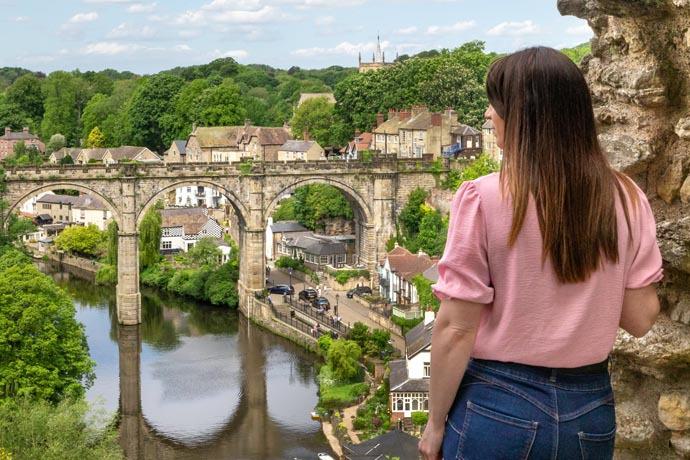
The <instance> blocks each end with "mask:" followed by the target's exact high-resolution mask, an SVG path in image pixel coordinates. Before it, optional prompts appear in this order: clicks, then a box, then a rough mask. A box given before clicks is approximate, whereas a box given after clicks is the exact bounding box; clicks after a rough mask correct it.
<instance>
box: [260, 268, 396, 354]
mask: <svg viewBox="0 0 690 460" xmlns="http://www.w3.org/2000/svg"><path fill="white" fill-rule="evenodd" d="M268 279H269V282H270V283H272V284H288V282H289V281H290V276H289V275H288V274H287V273H285V272H283V271H282V270H279V269H275V268H273V269H271V274H270V275H269V277H268ZM292 285H293V286H294V287H295V297H296V296H297V293H298V292H299V291H301V290H303V289H305V288H306V287H312V288H314V289H316V286H314V285H313V284H312V283H310V282H303V281H300V280H298V279H296V278H294V277H293V278H292ZM346 293H347V291H345V290H342V291H341V290H337V291H336V290H333V289H330V288H328V287H324V289H323V290H322V291H321V295H322V296H323V297H326V298H327V299H328V301H329V302H330V303H331V310H330V313H333V312H334V309H335V305H336V303H337V305H338V315H339V316H340V317H341V318H342V322H343V323H344V324H347V325H352V324H354V323H356V322H357V321H359V322H360V323H364V324H366V325H367V326H369V328H370V329H383V328H382V327H381V326H379V325H378V324H376V323H375V322H374V321H372V320H371V319H369V309H368V308H367V307H365V306H364V305H362V304H361V303H359V302H357V301H356V300H355V299H348V298H347V296H346V295H345V294H346ZM336 295H337V296H338V299H337V301H336ZM272 299H273V301H274V302H281V303H282V296H272ZM295 300H296V299H295ZM276 305H277V303H276ZM391 340H392V341H393V346H394V347H395V348H397V349H398V350H400V351H401V352H402V353H403V354H404V351H405V339H403V338H402V337H399V336H398V335H395V334H391Z"/></svg>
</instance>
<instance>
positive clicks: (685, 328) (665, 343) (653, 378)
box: [558, 0, 690, 459]
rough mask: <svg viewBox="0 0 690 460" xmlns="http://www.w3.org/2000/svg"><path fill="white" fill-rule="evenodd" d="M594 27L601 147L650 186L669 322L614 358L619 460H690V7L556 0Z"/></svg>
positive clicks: (592, 80)
mask: <svg viewBox="0 0 690 460" xmlns="http://www.w3.org/2000/svg"><path fill="white" fill-rule="evenodd" d="M558 8H559V10H560V11H561V13H562V14H567V15H574V16H577V17H580V18H583V19H586V20H587V21H588V22H589V25H590V26H591V27H592V29H593V30H594V33H595V38H594V39H593V40H592V55H591V56H589V57H587V58H585V59H584V60H583V62H582V68H583V71H584V72H585V74H586V77H587V80H588V82H589V85H590V88H591V90H592V95H593V101H594V104H595V115H596V117H597V120H598V122H599V128H600V141H601V143H602V146H603V147H604V149H605V150H606V151H607V153H608V154H609V157H610V160H611V162H612V164H613V165H614V166H615V167H617V168H618V169H620V170H623V171H625V172H627V173H628V174H629V175H631V176H632V177H633V178H634V179H635V180H636V181H637V183H638V184H639V185H640V186H641V187H643V188H644V189H645V190H646V192H647V196H648V197H649V200H650V203H651V204H652V207H653V209H654V211H655V215H656V217H657V232H658V237H659V244H660V246H661V250H662V255H663V258H664V269H665V278H664V281H663V282H662V283H661V286H660V289H659V294H660V298H661V300H662V314H661V317H660V319H659V321H658V322H657V324H656V325H655V326H654V328H653V329H652V331H651V332H650V333H649V334H647V336H646V337H644V338H642V339H634V338H632V337H631V336H630V335H628V334H626V333H623V332H621V333H620V335H619V337H618V339H617V342H616V347H615V350H614V355H613V358H614V361H613V379H614V387H615V392H616V399H617V416H618V424H619V430H618V435H617V452H618V456H619V457H620V458H623V459H627V458H631V459H632V458H677V457H678V456H681V457H683V456H684V457H685V458H690V327H689V326H690V289H689V288H690V213H689V211H690V206H689V205H688V202H689V201H690V178H688V172H689V169H690V99H689V98H688V94H687V90H688V84H689V83H690V1H689V0H558Z"/></svg>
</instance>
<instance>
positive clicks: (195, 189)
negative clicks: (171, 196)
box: [174, 185, 227, 208]
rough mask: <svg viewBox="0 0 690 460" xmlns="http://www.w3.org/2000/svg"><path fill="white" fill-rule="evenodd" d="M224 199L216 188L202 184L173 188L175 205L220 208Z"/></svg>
mask: <svg viewBox="0 0 690 460" xmlns="http://www.w3.org/2000/svg"><path fill="white" fill-rule="evenodd" d="M226 201H227V200H226V199H225V197H224V196H223V194H221V193H220V192H219V191H218V190H216V189H214V188H211V187H205V186H203V185H197V186H191V185H190V186H187V187H178V188H176V189H175V203H174V205H175V206H186V207H203V208H220V207H221V206H224V205H225V203H226Z"/></svg>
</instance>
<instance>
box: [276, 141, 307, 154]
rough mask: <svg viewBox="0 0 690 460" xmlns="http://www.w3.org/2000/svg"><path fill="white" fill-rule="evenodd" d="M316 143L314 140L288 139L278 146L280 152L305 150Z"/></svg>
mask: <svg viewBox="0 0 690 460" xmlns="http://www.w3.org/2000/svg"><path fill="white" fill-rule="evenodd" d="M314 144H316V142H314V141H300V140H290V141H287V142H286V143H284V144H283V145H281V146H280V151H282V152H306V151H308V150H309V149H310V148H312V146H313V145H314Z"/></svg>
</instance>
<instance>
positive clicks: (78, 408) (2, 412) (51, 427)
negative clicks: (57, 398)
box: [0, 398, 123, 460]
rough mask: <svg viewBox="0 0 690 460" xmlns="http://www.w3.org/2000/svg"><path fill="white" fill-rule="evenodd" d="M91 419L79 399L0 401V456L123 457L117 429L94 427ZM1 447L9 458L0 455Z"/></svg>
mask: <svg viewBox="0 0 690 460" xmlns="http://www.w3.org/2000/svg"><path fill="white" fill-rule="evenodd" d="M87 419H89V420H87ZM91 419H93V416H89V414H88V405H87V404H86V403H85V402H83V401H79V400H76V401H74V400H65V401H63V402H61V403H59V404H57V405H51V404H49V403H46V402H44V401H40V400H39V401H36V400H29V399H25V398H20V399H17V400H14V401H6V402H4V403H2V404H0V446H2V448H0V459H1V458H10V459H11V460H34V459H41V460H110V459H113V460H114V459H121V458H123V456H122V451H121V449H120V446H119V445H118V443H117V432H116V431H115V430H114V429H112V428H107V429H101V428H96V426H97V424H98V423H96V422H98V420H91ZM85 422H86V423H85ZM3 450H4V451H5V452H7V453H8V455H11V457H3V454H2V452H3Z"/></svg>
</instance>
